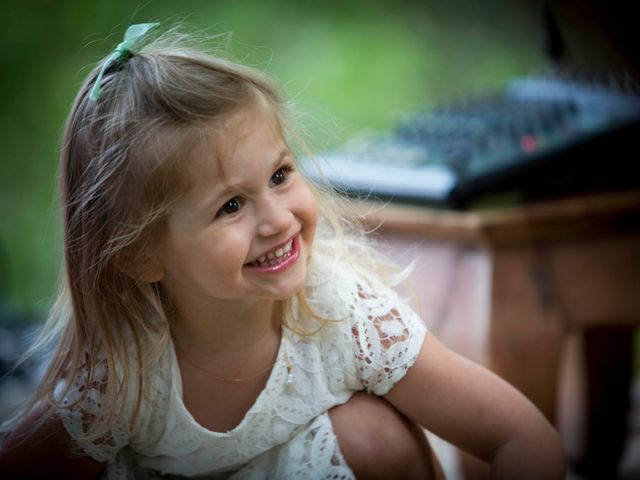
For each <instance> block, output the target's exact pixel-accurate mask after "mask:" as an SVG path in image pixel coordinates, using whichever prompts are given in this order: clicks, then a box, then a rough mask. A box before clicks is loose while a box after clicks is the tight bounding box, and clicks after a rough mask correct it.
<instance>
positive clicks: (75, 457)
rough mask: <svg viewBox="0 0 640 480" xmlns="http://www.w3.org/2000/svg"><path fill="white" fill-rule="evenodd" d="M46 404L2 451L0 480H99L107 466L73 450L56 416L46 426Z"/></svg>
mask: <svg viewBox="0 0 640 480" xmlns="http://www.w3.org/2000/svg"><path fill="white" fill-rule="evenodd" d="M44 415H46V405H45V404H44V403H42V402H41V403H40V404H38V405H36V406H35V407H34V408H33V409H32V410H31V411H30V412H29V413H28V414H27V415H26V416H25V417H24V418H23V419H22V420H20V422H19V423H18V424H17V425H16V427H15V428H14V430H13V431H12V432H11V434H10V435H9V436H8V438H7V439H6V440H5V442H4V444H3V445H2V449H1V450H0V477H1V478H53V479H55V478H87V479H90V478H98V476H99V475H100V473H101V472H102V470H103V468H104V465H103V464H102V463H100V462H98V461H96V460H94V459H93V458H91V457H90V456H88V455H84V454H78V453H76V452H73V451H72V448H73V442H72V440H71V437H70V436H69V434H68V433H67V431H66V430H65V429H64V427H63V425H62V422H61V421H60V420H59V419H58V418H57V417H54V416H52V417H50V418H48V419H47V420H46V421H45V422H44V423H41V419H42V418H44Z"/></svg>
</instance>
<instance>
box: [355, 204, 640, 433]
mask: <svg viewBox="0 0 640 480" xmlns="http://www.w3.org/2000/svg"><path fill="white" fill-rule="evenodd" d="M348 208H349V210H348V211H349V214H350V215H352V216H353V215H355V216H356V217H357V218H359V219H360V220H361V221H362V222H363V223H364V224H365V225H366V226H367V227H368V228H375V229H376V230H377V232H378V234H379V235H380V237H381V238H382V240H383V241H384V242H385V243H386V244H387V247H388V249H389V251H390V253H391V254H392V256H394V257H395V258H396V259H398V260H399V261H400V262H401V263H405V264H406V263H407V262H408V261H410V260H411V259H415V262H416V267H415V270H414V274H413V278H412V280H413V288H414V291H415V292H417V295H416V297H417V299H418V302H417V308H418V309H419V310H420V313H421V314H422V315H423V318H424V319H425V321H426V322H427V324H428V325H429V326H430V328H431V330H432V331H433V332H434V333H435V334H436V335H437V336H438V337H439V338H440V339H441V340H442V341H443V342H444V343H446V344H448V345H449V346H450V347H451V348H452V349H454V350H456V351H458V352H459V353H462V354H463V355H465V356H467V357H469V358H472V359H473V360H476V361H478V362H480V363H482V364H484V365H486V366H488V367H489V368H491V369H492V370H493V371H495V372H496V373H498V374H499V375H501V376H502V377H504V378H505V379H507V380H508V381H509V382H511V383H512V384H513V385H515V386H516V387H517V388H518V389H520V390H521V391H522V392H523V393H524V394H525V395H527V396H528V397H529V398H530V399H531V400H532V401H533V402H534V403H535V404H536V405H537V406H538V407H539V408H540V409H541V410H542V412H543V413H544V414H545V415H546V416H547V417H548V418H549V419H550V420H551V421H554V420H555V419H556V399H557V390H558V374H559V366H560V363H561V362H560V360H561V355H562V352H563V346H564V343H565V340H566V338H567V335H568V334H569V333H571V332H576V331H589V330H592V329H599V328H614V329H616V328H618V327H620V328H622V329H623V331H624V335H623V336H622V337H620V335H618V336H616V335H614V336H613V337H611V339H612V341H616V342H618V341H620V338H624V339H627V340H625V344H626V345H627V346H626V347H624V348H626V349H627V350H628V351H630V350H631V348H630V345H631V342H632V340H631V337H632V336H631V334H630V332H631V331H632V329H633V327H634V326H635V325H637V323H638V322H639V321H640V191H626V192H615V193H603V194H592V195H588V196H583V197H575V198H567V199H562V200H554V201H548V202H545V203H538V204H534V205H529V206H523V207H515V208H507V209H502V210H497V211H495V210H494V211H485V212H452V211H442V210H432V209H427V208H423V207H413V206H406V205H398V204H374V203H370V202H368V203H358V202H355V203H354V204H352V205H349V207H348ZM600 337H602V338H603V339H604V338H605V337H607V335H603V336H600V335H597V336H595V337H594V338H595V340H596V343H597V339H598V338H600ZM620 348H623V346H620ZM597 350H598V349H597V348H596V351H597ZM629 355H630V354H629ZM629 360H630V359H629ZM610 367H611V366H608V367H607V368H610ZM614 367H615V365H614ZM620 368H621V369H622V366H621V367H620ZM600 370H602V368H601V369H600ZM623 370H624V369H623ZM614 371H615V368H614ZM624 372H630V367H626V370H624ZM610 374H611V372H610V371H609V372H602V371H600V372H599V371H598V365H595V370H594V371H590V372H589V374H588V378H589V379H592V378H597V377H598V375H599V376H600V377H604V378H606V377H607V375H610ZM625 375H627V376H628V373H626V374H625ZM596 383H597V381H596ZM627 387H628V382H627ZM627 393H628V392H627ZM593 395H595V396H596V397H597V396H598V395H600V396H602V395H605V397H606V396H607V395H609V393H607V392H604V393H603V392H591V393H590V394H589V399H588V400H589V402H590V405H589V408H590V409H592V407H594V401H593V399H591V396H593ZM618 397H620V395H618ZM621 398H622V397H621ZM597 401H598V400H597V398H596V402H597ZM618 403H619V402H618ZM608 414H609V415H612V416H611V417H609V418H608V420H607V422H609V423H610V422H611V421H613V422H614V423H615V422H616V421H617V422H618V423H620V422H621V421H622V422H624V419H625V418H626V417H622V416H621V414H616V413H615V412H609V413H608ZM592 415H595V413H593V412H590V416H589V418H590V419H591V417H592ZM616 415H617V417H618V419H617V420H616V419H615V418H613V417H616ZM622 415H624V412H623V413H622ZM612 419H613V420H612ZM621 419H622V420H621ZM607 428H608V427H607ZM587 430H589V429H587ZM591 430H593V429H592V428H591ZM587 433H591V435H590V437H593V436H594V435H596V433H597V432H594V431H590V432H587ZM623 440H624V439H622V440H620V441H623ZM605 441H607V442H609V444H611V439H605ZM614 443H615V442H614Z"/></svg>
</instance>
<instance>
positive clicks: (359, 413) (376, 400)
mask: <svg viewBox="0 0 640 480" xmlns="http://www.w3.org/2000/svg"><path fill="white" fill-rule="evenodd" d="M329 418H330V419H331V423H332V425H333V430H334V432H335V434H336V437H337V438H338V445H339V446H340V451H341V452H342V455H343V456H344V458H345V460H346V462H347V464H348V465H349V467H350V468H351V470H353V472H354V474H355V475H356V477H357V478H359V479H375V478H440V477H439V474H438V471H439V466H438V465H437V461H436V459H435V458H434V456H433V453H432V451H431V448H430V447H429V443H428V441H427V438H426V436H425V435H424V432H423V430H422V428H420V426H418V425H416V424H415V423H413V422H411V421H410V420H409V419H408V418H406V417H405V416H404V415H402V414H401V413H400V412H399V411H397V410H396V409H395V408H394V407H393V406H392V405H391V404H390V403H388V402H387V401H386V400H384V399H383V398H380V397H376V396H372V395H367V394H365V393H358V394H356V395H354V396H353V397H352V398H351V399H350V400H349V401H348V402H347V403H345V404H342V405H338V406H336V407H334V408H332V409H331V410H330V411H329Z"/></svg>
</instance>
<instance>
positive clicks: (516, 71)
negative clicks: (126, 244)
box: [0, 0, 545, 324]
mask: <svg viewBox="0 0 640 480" xmlns="http://www.w3.org/2000/svg"><path fill="white" fill-rule="evenodd" d="M539 3H540V2H536V1H524V0H522V1H513V0H512V1H508V0H476V1H474V0H449V1H445V0H438V1H435V0H433V1H422V2H419V1H407V0H405V1H379V0H378V1H376V0H368V1H364V0H359V1H356V0H351V1H337V0H333V1H322V2H320V1H315V2H313V1H309V2H303V1H285V0H272V1H259V0H246V1H241V0H238V1H213V0H208V1H202V0H183V1H180V2H176V1H175V0H174V1H167V0H148V1H146V2H135V1H130V0H110V1H79V0H67V1H53V0H52V1H45V0H40V1H35V0H31V1H29V0H25V1H18V0H13V1H6V0H5V1H3V2H2V3H1V5H0V17H1V18H2V19H3V27H2V29H0V72H1V74H0V75H1V76H0V82H1V85H2V89H1V91H2V103H1V106H0V135H1V136H2V137H1V140H0V141H1V145H2V150H1V155H2V157H1V158H0V218H1V222H0V225H1V226H0V324H1V323H2V322H9V321H11V319H12V318H14V319H15V318H27V319H35V320H37V319H41V318H42V317H43V315H44V314H45V312H46V311H47V309H48V308H49V305H50V302H51V299H52V296H53V294H54V293H55V290H56V286H55V284H56V277H57V270H58V267H59V264H60V260H61V258H60V253H59V252H60V229H59V220H58V218H59V217H58V206H57V204H56V183H57V178H56V176H57V156H58V149H59V137H60V134H61V132H62V126H63V123H64V119H65V115H66V113H67V109H68V108H69V106H70V104H71V101H72V99H73V97H74V95H75V93H76V90H77V88H78V87H79V85H80V83H81V82H82V79H83V77H84V75H86V73H88V71H89V68H90V67H92V66H93V65H94V64H95V63H96V62H97V61H98V60H99V59H100V58H101V57H103V56H104V55H106V54H107V53H108V52H109V51H110V50H111V49H112V48H113V47H114V46H115V45H116V44H117V43H118V42H119V41H120V40H121V38H122V35H123V33H124V31H125V29H126V27H127V26H128V25H129V24H131V23H140V22H147V21H163V22H169V23H171V22H176V21H184V22H186V23H187V24H188V25H191V26H193V27H194V28H196V29H204V30H206V32H208V33H211V34H217V33H223V32H233V43H232V50H236V51H237V52H238V55H239V56H240V57H242V58H246V59H247V60H248V61H249V62H250V63H252V64H253V65H255V66H258V67H260V68H263V69H265V70H266V71H268V72H269V73H271V74H272V75H273V76H274V77H275V78H276V79H277V80H278V81H279V82H281V84H282V86H283V88H284V91H285V93H286V94H287V95H288V96H289V97H290V98H292V99H294V100H295V101H296V102H297V103H298V104H299V106H300V108H301V109H302V110H304V111H305V112H306V113H307V114H308V115H307V118H312V119H313V123H311V124H309V127H310V130H311V132H312V137H313V138H312V139H311V144H312V145H314V146H315V147H316V148H319V149H328V148H331V147H332V146H335V145H337V144H340V143H341V142H344V141H345V140H346V139H348V138H349V137H350V136H352V135H354V134H355V133H356V132H358V131H360V130H363V129H376V130H379V131H384V130H385V129H387V128H389V127H390V126H391V125H392V124H393V121H394V118H395V117H394V116H395V115H397V113H398V112H402V111H407V110H412V109H417V108H423V107H428V106H430V105H434V104H436V103H441V102H444V101H447V100H450V99H452V98H455V97H456V96H457V95H462V94H468V93H470V92H478V91H485V90H490V89H495V88H499V87H500V86H502V85H504V83H506V81H508V80H509V79H511V78H513V77H516V76H521V75H525V74H527V73H529V72H530V71H535V70H539V69H541V68H543V67H544V66H545V57H544V54H543V50H542V48H541V45H542V41H541V18H540V12H539Z"/></svg>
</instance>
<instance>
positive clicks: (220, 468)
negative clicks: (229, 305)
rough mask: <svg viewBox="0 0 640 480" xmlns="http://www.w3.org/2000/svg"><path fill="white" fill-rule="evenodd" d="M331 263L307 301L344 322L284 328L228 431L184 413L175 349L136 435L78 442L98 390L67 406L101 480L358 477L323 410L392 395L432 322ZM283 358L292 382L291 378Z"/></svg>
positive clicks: (311, 284) (124, 429) (315, 279)
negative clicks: (303, 331) (99, 464)
mask: <svg viewBox="0 0 640 480" xmlns="http://www.w3.org/2000/svg"><path fill="white" fill-rule="evenodd" d="M326 260H327V259H326V258H325V259H323V260H322V261H318V260H317V259H316V260H315V261H314V262H312V265H311V268H310V273H309V276H308V282H307V288H308V292H309V295H308V298H309V300H310V304H311V306H312V308H313V309H314V311H316V312H317V313H319V314H320V315H322V316H324V317H329V318H339V319H342V320H340V321H337V322H332V323H330V324H327V325H326V326H325V327H324V328H322V329H321V330H320V332H319V333H317V334H315V335H310V336H299V335H297V334H295V333H293V332H291V331H290V330H287V329H284V333H283V337H282V341H281V344H280V347H279V352H278V356H277V361H276V363H275V366H274V367H273V370H272V372H271V374H270V377H269V379H268V381H267V384H266V386H265V388H264V390H263V391H262V392H261V393H260V395H259V396H258V398H257V400H256V401H255V403H254V404H253V406H252V407H251V408H250V409H249V411H248V412H247V413H246V415H245V417H244V418H243V420H242V421H241V423H240V424H239V425H238V426H236V427H235V428H233V429H232V430H230V431H228V432H223V433H219V432H212V431H209V430H207V429H205V428H203V427H202V426H200V425H199V424H198V423H197V422H196V421H195V420H194V419H193V417H192V416H191V415H190V413H189V412H188V411H187V409H186V408H185V406H184V403H183V402H182V384H181V377H180V370H179V367H178V363H177V361H176V355H175V351H174V350H173V347H172V346H171V347H170V348H169V350H168V352H167V354H166V355H165V357H164V358H163V360H162V364H163V366H162V368H160V369H158V370H156V371H155V372H154V378H153V385H154V388H153V398H152V405H153V407H152V408H149V409H148V411H145V415H144V416H143V421H142V422H141V425H140V426H139V427H138V428H136V429H135V431H131V429H130V428H129V426H128V422H127V419H126V418H119V419H117V422H116V423H115V424H114V426H113V428H112V438H111V439H110V441H109V442H107V443H105V442H102V443H100V442H96V443H89V444H87V443H86V442H81V441H80V440H79V438H80V437H82V435H83V433H85V432H84V422H83V418H86V415H95V414H99V411H100V406H101V399H100V393H99V392H97V391H93V392H91V395H89V396H88V398H87V400H86V401H84V402H83V403H82V404H80V405H76V406H75V407H73V408H63V409H61V410H60V416H61V418H62V420H63V423H64V424H65V427H66V429H67V430H68V432H69V433H70V434H71V436H72V437H74V438H75V439H77V440H78V443H80V445H81V447H82V448H83V449H84V451H85V452H86V453H88V454H89V455H91V456H92V457H93V458H95V459H96V460H99V461H103V462H108V466H107V468H106V471H105V473H104V478H107V479H118V480H120V479H133V478H136V479H139V478H172V477H173V476H197V477H198V478H233V479H266V478H273V479H313V480H316V479H322V478H331V479H351V478H354V476H353V473H352V472H351V470H350V469H349V467H348V465H347V464H346V462H345V460H344V458H343V456H342V454H341V453H340V450H339V448H338V444H337V440H336V436H335V434H334V432H333V429H332V426H331V423H330V421H329V416H328V414H327V410H329V409H330V408H331V407H333V406H335V405H339V404H341V403H344V402H346V401H347V400H348V399H349V398H350V397H351V395H353V393H355V392H357V391H360V390H366V391H368V392H370V393H373V394H376V395H384V394H385V393H387V392H388V391H389V390H390V389H391V387H392V386H393V385H394V384H395V383H396V382H397V381H398V380H400V379H401V378H402V377H403V376H404V374H405V373H406V371H407V369H408V368H409V367H410V366H411V365H412V364H413V362H414V361H415V359H416V357H417V355H418V352H419V350H420V347H421V345H422V342H423V339H424V335H425V332H426V328H425V326H424V323H423V322H422V320H421V319H420V318H419V317H418V316H417V315H416V314H415V313H414V312H413V311H412V310H411V309H410V308H409V307H408V306H407V305H406V304H405V303H404V302H403V301H402V300H401V299H399V298H398V296H397V294H396V293H395V292H394V291H392V290H391V289H389V288H387V287H384V286H382V285H381V284H380V283H379V282H377V281H375V279H371V278H367V279H364V278H363V276H361V275H358V274H356V273H354V272H353V271H352V270H351V269H349V268H347V267H346V266H345V265H344V264H342V263H340V262H337V261H332V262H326ZM300 320H301V322H300V323H301V325H302V326H304V327H305V328H313V327H314V320H312V319H310V318H305V317H304V315H302V314H301V317H300ZM287 357H288V362H289V365H290V366H291V367H292V373H293V380H294V383H293V384H287V375H288V372H287V360H286V359H287ZM82 383H83V382H82V379H81V378H78V379H76V382H74V388H72V390H71V392H70V393H69V395H68V396H67V398H66V400H67V402H66V403H67V404H73V400H74V397H75V396H76V395H77V394H78V393H77V391H75V385H76V384H77V385H78V387H79V388H80V385H82ZM163 475H164V476H163ZM165 476H166V477H165Z"/></svg>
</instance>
